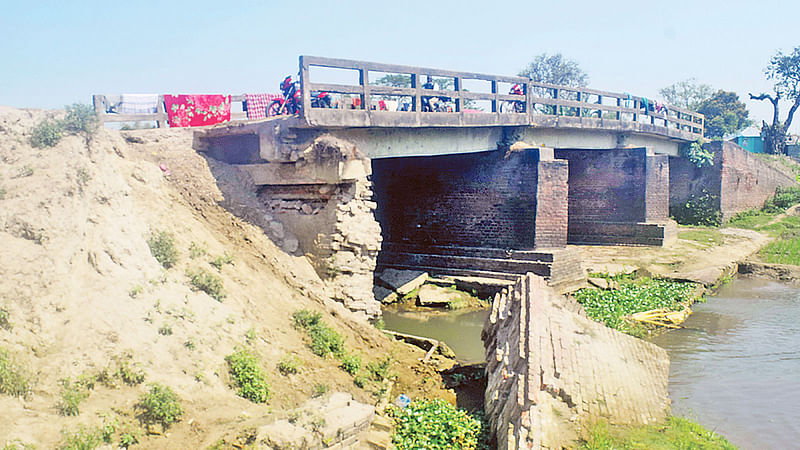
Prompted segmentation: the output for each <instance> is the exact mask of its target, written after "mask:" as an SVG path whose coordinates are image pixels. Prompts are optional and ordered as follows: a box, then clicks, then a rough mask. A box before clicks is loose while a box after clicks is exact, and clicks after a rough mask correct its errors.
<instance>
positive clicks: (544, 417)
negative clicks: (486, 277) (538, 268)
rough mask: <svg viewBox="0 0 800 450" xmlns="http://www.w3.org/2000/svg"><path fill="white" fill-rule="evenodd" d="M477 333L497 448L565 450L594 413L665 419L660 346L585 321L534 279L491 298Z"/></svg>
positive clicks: (614, 418) (624, 420)
mask: <svg viewBox="0 0 800 450" xmlns="http://www.w3.org/2000/svg"><path fill="white" fill-rule="evenodd" d="M482 338H483V340H484V346H485V348H486V361H487V364H486V374H487V378H488V387H487V389H486V393H485V410H486V416H487V418H488V419H489V421H490V426H491V429H492V432H493V434H494V436H495V439H496V441H497V448H499V449H517V448H559V449H560V448H572V447H574V446H575V441H576V440H577V439H579V438H580V437H582V434H583V432H584V430H586V428H587V426H588V425H590V424H591V423H593V422H594V421H597V420H598V419H604V420H607V421H608V422H610V423H613V424H629V425H635V424H646V423H653V422H658V421H661V420H664V419H665V418H666V415H667V412H668V408H669V398H668V395H667V381H668V375H669V359H668V357H667V354H666V352H665V351H664V350H662V349H661V348H659V347H657V346H655V345H653V344H650V343H647V342H645V341H642V340H639V339H636V338H633V337H630V336H627V335H625V334H622V333H619V332H617V331H615V330H612V329H610V328H608V327H606V326H604V325H602V324H600V323H597V322H594V321H592V320H591V319H589V318H587V317H586V315H585V313H584V312H583V308H582V307H581V306H580V305H579V304H577V303H576V302H575V301H574V300H570V299H567V298H566V297H564V296H561V295H557V294H556V293H555V292H554V291H553V290H552V289H551V288H549V287H548V286H547V285H546V283H545V281H544V279H542V278H541V277H538V276H536V275H533V274H528V275H527V276H525V277H523V278H522V279H520V281H519V282H517V284H516V285H515V286H514V287H513V288H511V289H508V290H505V291H503V292H502V293H500V294H497V295H496V296H495V299H494V303H493V304H492V312H491V314H490V316H489V318H487V321H486V324H485V326H484V330H483V335H482Z"/></svg>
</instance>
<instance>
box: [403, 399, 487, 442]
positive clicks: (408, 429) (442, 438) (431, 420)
mask: <svg viewBox="0 0 800 450" xmlns="http://www.w3.org/2000/svg"><path fill="white" fill-rule="evenodd" d="M390 411H391V414H392V415H393V418H394V422H395V431H394V434H393V435H392V442H393V443H394V445H395V447H396V448H397V449H398V450H404V449H416V448H425V449H431V450H435V449H441V450H445V449H446V450H449V449H453V448H463V449H474V448H476V447H477V446H478V438H479V436H480V433H481V422H480V421H479V420H477V419H475V418H473V417H471V416H470V415H469V414H467V412H466V411H464V410H460V409H457V408H456V407H455V406H453V405H451V404H449V403H447V402H445V401H444V400H440V399H433V400H415V401H413V402H411V404H410V405H408V406H407V407H406V408H405V409H402V410H401V409H397V408H393V409H391V410H390Z"/></svg>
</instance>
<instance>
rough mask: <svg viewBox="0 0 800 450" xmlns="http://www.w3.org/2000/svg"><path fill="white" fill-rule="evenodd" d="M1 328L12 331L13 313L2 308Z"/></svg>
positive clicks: (0, 309)
mask: <svg viewBox="0 0 800 450" xmlns="http://www.w3.org/2000/svg"><path fill="white" fill-rule="evenodd" d="M0 328H3V329H5V330H8V331H11V313H9V312H8V310H7V309H5V308H0Z"/></svg>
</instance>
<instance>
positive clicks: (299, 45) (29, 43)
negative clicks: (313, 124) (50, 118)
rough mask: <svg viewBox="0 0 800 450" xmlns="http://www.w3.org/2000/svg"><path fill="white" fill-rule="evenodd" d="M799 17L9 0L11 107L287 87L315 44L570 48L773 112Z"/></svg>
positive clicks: (516, 56)
mask: <svg viewBox="0 0 800 450" xmlns="http://www.w3.org/2000/svg"><path fill="white" fill-rule="evenodd" d="M798 17H800V2H797V1H785V0H781V1H778V0H760V1H746V2H745V1H738V0H725V1H719V0H713V1H705V0H695V1H684V0H675V1H646V0H640V1H611V0H606V1H597V0H595V1H570V0H552V1H547V2H543V1H540V0H527V1H522V0H520V1H472V0H460V1H394V2H382V1H378V0H373V1H348V0H338V1H314V0H308V1H305V2H292V1H280V2H277V1H274V0H263V1H249V0H236V1H227V2H226V1H216V2H208V1H204V0H195V1H192V2H187V1H182V0H173V1H108V0H106V1H80V0H76V1H63V0H62V1H48V0H28V1H21V0H0V39H2V43H3V44H2V45H0V104H2V105H9V106H15V107H34V108H60V107H63V106H64V105H66V104H71V103H75V102H82V103H90V102H91V95H92V94H95V93H228V94H241V93H245V92H275V91H277V85H278V83H279V81H280V80H281V79H282V78H283V77H284V76H285V75H289V74H292V75H293V74H296V73H297V65H298V61H297V57H298V56H299V55H301V54H307V55H317V56H329V57H338V58H349V59H362V60H368V61H376V62H384V63H396V64H406V65H413V66H425V67H436V68H442V69H451V70H463V71H471V72H482V73H490V74H503V75H514V74H516V73H517V71H519V70H520V69H521V68H522V67H524V66H525V65H526V64H527V63H528V62H529V61H530V60H531V59H532V58H533V56H535V55H537V54H539V53H542V52H548V53H556V52H560V53H562V54H564V56H566V57H568V58H570V59H573V60H575V61H577V62H578V63H579V64H580V66H581V67H582V68H583V69H584V70H585V71H586V72H587V73H588V74H589V86H590V87H594V88H597V89H603V90H609V91H615V92H631V93H633V94H635V95H642V96H647V97H654V98H657V97H658V90H659V88H662V87H664V86H667V85H669V84H672V83H674V82H676V81H680V80H684V79H686V78H689V77H694V78H696V79H697V80H698V81H699V82H702V83H708V84H710V85H712V86H713V87H714V88H716V89H725V90H732V91H735V92H737V93H738V94H739V95H740V97H741V98H742V99H743V100H744V101H745V103H746V104H747V105H748V108H749V109H750V111H751V117H753V118H755V119H756V120H757V121H760V120H761V119H769V118H771V114H772V111H771V106H770V105H769V104H768V103H766V102H754V101H751V100H748V99H747V93H748V92H754V93H757V92H761V91H769V89H770V87H771V85H770V84H769V83H768V82H767V81H766V80H765V78H764V74H763V69H764V67H765V66H766V65H767V63H768V61H769V58H770V57H771V56H772V55H773V54H774V53H775V52H776V51H777V50H783V51H784V52H789V51H791V50H792V49H793V48H794V47H795V46H798V45H800V26H798ZM787 109H788V108H787V107H785V106H784V108H783V112H784V113H785V112H786V110H787ZM782 118H783V115H782ZM792 131H793V132H800V117H798V118H797V121H796V122H795V124H794V125H793V126H792Z"/></svg>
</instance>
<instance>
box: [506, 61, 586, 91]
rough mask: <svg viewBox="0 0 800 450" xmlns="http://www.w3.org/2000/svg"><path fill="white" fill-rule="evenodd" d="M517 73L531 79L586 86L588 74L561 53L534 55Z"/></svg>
mask: <svg viewBox="0 0 800 450" xmlns="http://www.w3.org/2000/svg"><path fill="white" fill-rule="evenodd" d="M518 75H519V76H521V77H528V78H530V79H532V80H533V81H539V82H542V83H551V84H560V85H564V86H575V87H578V86H586V85H587V84H588V82H589V76H588V75H587V74H586V72H584V71H583V69H581V68H580V66H579V65H578V63H577V62H575V61H573V60H571V59H567V58H565V57H564V55H562V54H561V53H556V54H554V55H548V54H547V53H541V54H539V55H536V56H535V57H534V58H533V61H531V62H530V63H529V64H528V65H527V66H526V67H525V68H524V69H522V70H520V71H519V74H518Z"/></svg>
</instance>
